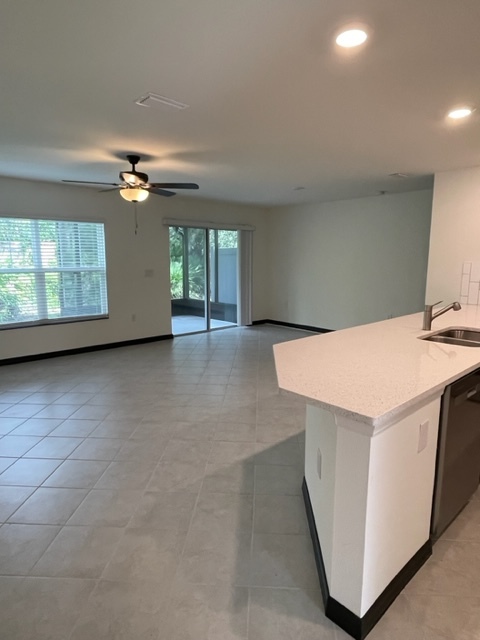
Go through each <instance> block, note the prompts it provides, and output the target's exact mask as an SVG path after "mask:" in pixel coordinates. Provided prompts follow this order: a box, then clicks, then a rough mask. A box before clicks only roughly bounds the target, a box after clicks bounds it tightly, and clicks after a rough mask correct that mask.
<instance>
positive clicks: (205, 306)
mask: <svg viewBox="0 0 480 640" xmlns="http://www.w3.org/2000/svg"><path fill="white" fill-rule="evenodd" d="M169 238H170V290H171V307H172V309H171V313H172V333H173V335H183V334H185V333H196V332H198V331H211V330H212V329H223V328H225V327H234V326H237V323H238V318H237V313H238V305H237V294H238V292H237V280H238V277H237V274H238V231H234V230H229V229H205V228H195V227H186V226H178V227H176V226H170V227H169Z"/></svg>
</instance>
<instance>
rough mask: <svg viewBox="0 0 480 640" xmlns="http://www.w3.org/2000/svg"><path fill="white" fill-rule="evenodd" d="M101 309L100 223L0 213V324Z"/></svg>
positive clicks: (80, 315) (94, 313) (74, 316)
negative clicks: (28, 217)
mask: <svg viewBox="0 0 480 640" xmlns="http://www.w3.org/2000/svg"><path fill="white" fill-rule="evenodd" d="M107 312H108V305H107V284H106V267H105V235H104V225H103V223H99V222H72V221H65V220H37V219H24V218H0V328H6V327H12V326H22V325H29V324H45V323H50V322H65V321H68V320H78V319H87V318H92V317H95V318H97V317H106V315H107Z"/></svg>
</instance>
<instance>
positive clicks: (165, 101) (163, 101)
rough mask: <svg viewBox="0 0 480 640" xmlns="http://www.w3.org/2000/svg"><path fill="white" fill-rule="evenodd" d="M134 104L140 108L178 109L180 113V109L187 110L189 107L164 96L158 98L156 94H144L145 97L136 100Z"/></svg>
mask: <svg viewBox="0 0 480 640" xmlns="http://www.w3.org/2000/svg"><path fill="white" fill-rule="evenodd" d="M135 104H138V105H139V106H140V107H154V106H156V107H163V108H168V109H178V110H179V111H181V110H182V109H188V107H189V105H188V104H184V103H183V102H178V101H177V100H172V99H171V98H166V97H165V96H160V95H158V93H150V92H149V93H146V94H145V95H143V96H141V97H140V98H137V99H136V100H135Z"/></svg>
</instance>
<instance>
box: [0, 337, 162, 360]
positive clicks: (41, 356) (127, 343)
mask: <svg viewBox="0 0 480 640" xmlns="http://www.w3.org/2000/svg"><path fill="white" fill-rule="evenodd" d="M171 339H173V334H172V333H168V334H166V335H164V336H149V337H148V338H136V339H135V340H124V341H123V342H108V343H107V344H94V345H91V346H88V347H78V348H77V349H65V350H63V351H49V352H48V353H35V354H33V355H31V356H18V357H17V358H5V359H3V360H0V366H3V365H7V364H21V363H22V362H33V361H35V360H46V359H47V358H59V357H61V356H76V355H78V354H80V353H89V352H90V351H103V350H104V349H117V348H119V347H132V346H135V345H138V344H146V343H148V342H158V341H160V340H171Z"/></svg>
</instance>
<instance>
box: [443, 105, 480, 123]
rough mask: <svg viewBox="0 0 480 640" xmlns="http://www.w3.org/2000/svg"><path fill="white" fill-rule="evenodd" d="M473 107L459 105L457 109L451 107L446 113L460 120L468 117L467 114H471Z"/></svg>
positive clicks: (453, 118)
mask: <svg viewBox="0 0 480 640" xmlns="http://www.w3.org/2000/svg"><path fill="white" fill-rule="evenodd" d="M474 111H475V109H472V108H471V107H460V108H459V109H453V111H450V112H449V114H448V117H449V118H451V119H452V120H461V119H462V118H468V116H470V115H472V113H473V112H474Z"/></svg>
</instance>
